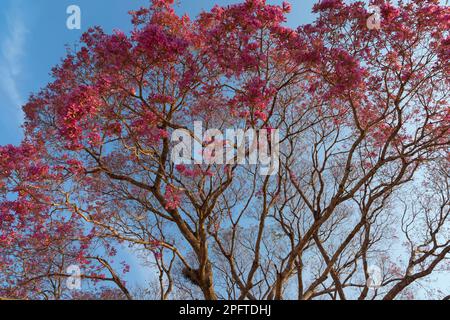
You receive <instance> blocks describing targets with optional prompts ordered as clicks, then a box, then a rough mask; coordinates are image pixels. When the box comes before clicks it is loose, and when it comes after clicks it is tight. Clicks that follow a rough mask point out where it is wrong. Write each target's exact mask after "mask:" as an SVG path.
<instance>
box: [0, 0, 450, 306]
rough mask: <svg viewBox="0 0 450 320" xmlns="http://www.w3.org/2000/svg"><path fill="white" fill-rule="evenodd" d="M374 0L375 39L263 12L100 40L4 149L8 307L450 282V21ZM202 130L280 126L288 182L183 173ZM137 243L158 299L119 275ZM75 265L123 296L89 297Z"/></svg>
mask: <svg viewBox="0 0 450 320" xmlns="http://www.w3.org/2000/svg"><path fill="white" fill-rule="evenodd" d="M372 2H373V3H372V4H373V5H375V6H378V7H379V8H380V12H381V17H380V18H381V21H380V26H381V28H380V29H379V30H377V29H374V30H369V29H368V28H367V19H368V18H369V17H370V16H371V14H370V13H369V12H368V11H367V10H366V8H365V5H364V4H363V3H362V2H355V3H352V4H345V3H344V2H343V1H342V0H323V1H320V2H319V3H318V4H317V5H315V7H314V12H315V14H316V16H317V18H316V20H315V22H314V23H312V24H308V25H304V26H301V27H299V28H298V29H297V30H293V29H291V28H288V27H286V26H284V22H285V20H286V18H285V16H286V14H287V13H288V12H289V11H290V5H289V4H288V3H283V5H281V6H275V5H268V4H266V2H265V1H264V0H246V1H245V2H243V3H241V4H237V5H232V6H228V7H219V6H216V7H214V8H213V9H212V10H211V11H210V12H203V13H202V14H201V15H200V16H199V17H198V18H196V19H195V20H191V19H190V18H189V17H187V16H182V17H180V16H177V15H176V14H175V12H174V10H173V0H153V1H152V3H151V5H150V7H149V8H141V9H140V10H138V11H134V12H131V14H132V17H133V24H134V30H133V32H132V33H131V34H130V35H126V34H124V33H122V32H120V31H116V32H115V33H114V34H111V35H109V34H106V33H104V32H103V31H102V30H101V28H99V27H96V28H92V29H90V30H89V31H88V32H87V33H86V34H84V35H83V37H82V39H81V42H82V46H81V48H80V49H79V50H76V51H69V52H68V55H67V57H66V58H65V59H64V60H63V62H62V63H61V65H60V66H58V67H56V68H54V70H53V76H54V81H53V82H52V83H50V84H49V85H48V86H47V87H46V88H45V89H43V90H42V91H41V92H40V93H38V94H36V95H34V96H32V97H31V98H30V100H29V102H28V103H27V105H26V106H25V107H24V111H25V114H26V123H25V125H24V130H25V139H24V141H23V143H22V144H21V145H20V146H16V147H14V146H6V147H2V148H1V149H0V191H1V196H2V198H1V200H0V217H1V219H0V245H1V247H2V250H1V251H0V296H4V297H8V298H31V299H40V298H44V299H65V298H74V299H76V298H95V297H102V296H103V297H109V298H129V299H132V298H133V297H141V298H142V297H146V296H147V297H148V296H151V297H152V298H158V299H171V298H180V299H182V298H204V299H251V300H253V299H303V300H308V299H383V298H384V299H396V298H413V297H416V296H417V294H418V292H419V291H418V290H417V288H416V287H415V284H416V283H418V282H420V283H422V282H421V281H424V279H426V278H427V277H428V276H429V275H431V274H437V273H436V272H438V271H444V272H447V273H448V271H449V263H448V262H449V257H450V238H449V236H448V235H449V234H450V233H449V231H450V230H449V225H450V219H449V188H448V183H449V180H448V177H449V173H448V167H449V166H448V162H449V160H450V158H449V156H448V155H449V142H450V141H449V136H450V135H449V120H450V118H449V114H450V110H449V105H448V96H449V94H450V93H449V92H450V90H448V89H449V71H450V68H449V54H450V38H449V21H450V20H449V17H450V10H449V8H448V7H445V6H441V5H440V4H439V1H438V0H414V1H408V2H406V1H405V2H404V1H399V3H398V5H397V6H394V5H393V4H391V3H389V2H385V1H382V0H375V1H372ZM194 121H202V122H203V126H204V127H205V129H211V128H214V129H219V130H222V131H224V130H225V129H227V128H236V129H249V128H253V129H257V130H262V129H266V130H269V131H270V130H273V129H278V130H279V132H280V167H279V168H278V171H277V172H276V173H275V174H274V175H269V176H262V175H261V174H260V171H259V167H260V165H238V164H230V165H221V164H214V163H213V164H195V165H175V164H174V163H173V162H172V161H171V151H172V150H173V147H174V144H175V143H176V142H177V141H172V139H171V135H172V133H173V132H174V131H175V130H180V129H182V130H184V131H185V132H188V133H189V135H191V136H192V137H195V134H194V131H193V126H194ZM197 138H198V137H197ZM201 139H203V138H201ZM200 142H202V143H203V145H205V146H208V145H210V144H211V143H212V141H206V140H205V141H200ZM215 142H217V141H215ZM228 143H230V144H231V147H233V148H237V145H236V141H232V142H230V141H228ZM190 156H191V157H192V158H195V157H196V155H195V154H192V155H190ZM247 156H248V154H247ZM122 244H125V245H129V246H131V247H132V248H134V250H136V251H138V252H139V253H140V254H141V255H142V257H144V258H145V259H146V260H147V261H149V260H150V263H151V264H152V266H151V265H148V264H146V265H145V266H146V267H148V268H149V270H156V271H157V276H156V277H155V282H154V283H152V286H151V288H145V287H143V288H140V289H139V290H137V291H136V292H133V290H131V291H130V289H129V288H127V285H126V283H125V282H124V281H123V279H121V273H120V272H118V271H115V270H114V267H112V264H111V263H110V261H109V260H110V259H111V258H112V257H113V256H114V255H115V251H116V248H117V247H118V246H120V245H122ZM69 265H78V266H80V267H81V268H82V270H83V273H82V275H81V278H82V279H84V280H86V281H92V283H100V284H104V283H105V281H106V282H108V283H110V284H112V285H113V287H112V286H110V285H106V286H101V285H97V286H96V287H94V288H91V287H89V289H86V292H84V293H82V294H79V293H78V294H74V293H73V292H71V291H70V290H67V288H66V287H65V285H64V280H65V279H66V278H67V277H69V276H70V275H69V274H67V271H66V270H67V267H68V266H69ZM374 267H375V268H374ZM123 269H124V271H125V272H127V271H128V268H127V265H126V262H125V264H124V268H123ZM374 270H375V271H376V272H375V274H374ZM429 287H430V289H433V284H431V285H430V286H429ZM102 292H103V293H102ZM430 292H431V291H430ZM446 295H448V292H447V293H439V292H437V293H436V292H431V293H430V296H429V297H431V298H438V297H440V298H441V299H442V298H443V297H444V296H446Z"/></svg>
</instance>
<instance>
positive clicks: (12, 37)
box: [0, 0, 28, 120]
mask: <svg viewBox="0 0 450 320" xmlns="http://www.w3.org/2000/svg"><path fill="white" fill-rule="evenodd" d="M20 7H21V6H20V1H17V0H10V7H9V9H8V10H7V11H6V12H5V19H6V32H5V33H4V36H3V37H2V38H1V39H0V41H1V57H0V88H1V90H2V91H4V94H5V95H6V96H7V98H8V99H9V103H10V104H13V107H14V108H16V110H17V115H18V118H19V120H22V112H21V106H22V105H23V103H24V99H23V97H22V95H21V92H20V89H19V86H18V81H19V77H20V75H21V74H22V58H23V56H24V54H25V42H26V36H27V33H28V30H27V27H26V24H25V19H24V17H23V15H22V13H21V8H20Z"/></svg>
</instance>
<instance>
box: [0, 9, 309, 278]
mask: <svg viewBox="0 0 450 320" xmlns="http://www.w3.org/2000/svg"><path fill="white" fill-rule="evenodd" d="M282 1H283V0H268V1H267V2H268V3H271V4H281V3H282ZM238 2H241V1H239V0H178V5H177V6H176V11H177V12H178V13H179V14H185V13H186V14H188V15H189V16H190V17H191V18H193V17H195V16H197V15H198V14H199V13H200V12H201V11H202V10H209V9H211V8H212V7H213V6H214V5H215V4H219V5H229V4H233V3H238ZM314 2H315V0H293V1H291V3H292V7H293V10H292V13H291V14H290V15H289V18H288V22H287V24H288V25H290V26H292V27H296V26H298V25H300V24H303V23H308V22H312V19H313V16H312V14H311V9H312V6H313V3H314ZM148 3H149V1H148V0H133V1H130V0H78V1H77V0H1V1H0V145H6V144H15V145H17V144H19V143H20V141H21V139H22V129H21V124H22V122H23V114H22V106H23V105H24V104H25V103H26V101H27V100H28V97H29V96H30V94H32V93H37V92H39V90H40V89H41V88H43V87H45V86H46V85H47V83H49V82H50V81H51V80H52V78H51V76H50V72H51V69H52V68H53V67H54V66H56V65H57V64H58V63H59V62H60V61H61V59H62V58H63V57H64V56H65V53H66V49H67V46H69V47H73V46H74V45H76V44H77V41H78V39H79V38H80V36H81V35H82V33H83V32H85V31H87V29H89V28H90V27H92V26H96V25H99V26H101V27H102V28H103V29H104V30H105V31H106V32H112V31H113V30H114V29H120V30H123V31H125V32H126V31H130V29H131V22H130V16H129V15H128V13H127V12H128V11H130V10H135V9H137V8H139V7H141V6H147V5H148ZM71 5H77V6H78V7H79V8H80V9H81V29H80V30H69V29H68V28H67V26H66V22H67V19H68V18H69V14H67V8H68V7H69V6H71ZM117 258H118V259H117V261H116V262H115V263H114V264H118V263H119V262H120V261H119V260H121V259H122V258H123V259H124V260H127V261H128V262H129V261H130V260H131V267H132V270H133V271H134V272H132V275H131V276H129V278H128V279H126V280H127V281H128V282H131V283H132V284H137V283H142V281H148V280H151V279H152V276H154V275H152V274H151V273H152V271H151V270H148V269H145V268H142V267H139V262H138V260H137V258H136V257H135V256H134V255H133V254H132V252H131V251H130V250H127V249H126V248H123V250H121V251H119V257H117Z"/></svg>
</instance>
